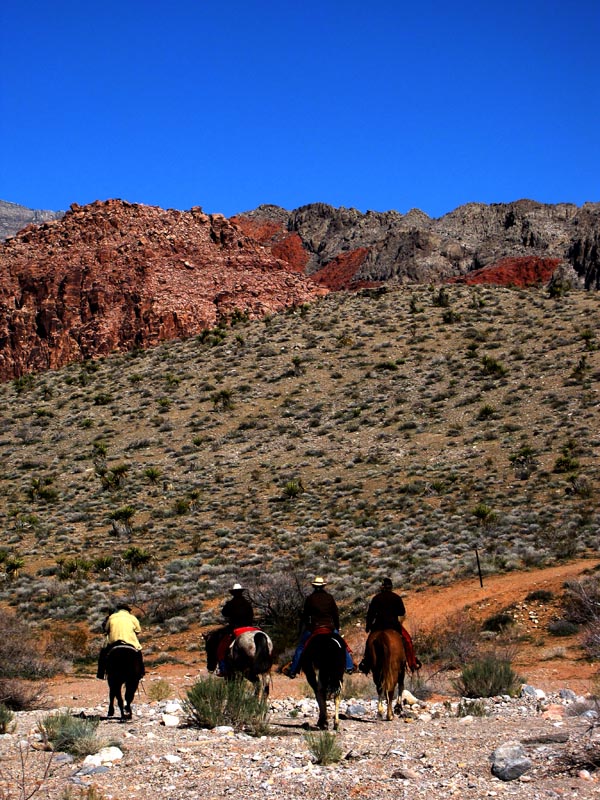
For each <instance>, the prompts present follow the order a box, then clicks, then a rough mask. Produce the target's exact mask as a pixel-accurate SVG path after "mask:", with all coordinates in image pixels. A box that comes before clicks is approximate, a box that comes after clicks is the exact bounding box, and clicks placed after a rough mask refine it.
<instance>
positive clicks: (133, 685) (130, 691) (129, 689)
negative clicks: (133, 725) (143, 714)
mask: <svg viewBox="0 0 600 800" xmlns="http://www.w3.org/2000/svg"><path fill="white" fill-rule="evenodd" d="M137 687H138V682H137V680H135V681H129V682H127V683H126V684H125V709H124V712H123V713H124V717H125V718H126V719H131V717H132V716H133V712H132V710H131V704H132V703H133V698H134V697H135V693H136V691H137Z"/></svg>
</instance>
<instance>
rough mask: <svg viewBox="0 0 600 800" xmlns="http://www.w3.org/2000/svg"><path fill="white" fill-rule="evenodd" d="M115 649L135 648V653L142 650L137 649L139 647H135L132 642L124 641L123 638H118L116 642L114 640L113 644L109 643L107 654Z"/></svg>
mask: <svg viewBox="0 0 600 800" xmlns="http://www.w3.org/2000/svg"><path fill="white" fill-rule="evenodd" d="M113 650H133V652H134V653H139V652H140V651H139V650H138V649H137V647H134V646H133V645H132V644H129V642H123V641H121V639H118V640H117V641H116V642H112V643H111V644H109V645H108V653H107V656H108V655H110V653H112V651H113Z"/></svg>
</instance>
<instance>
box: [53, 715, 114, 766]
mask: <svg viewBox="0 0 600 800" xmlns="http://www.w3.org/2000/svg"><path fill="white" fill-rule="evenodd" d="M99 722H100V721H99V720H97V719H82V718H81V717H72V716H71V714H69V712H68V711H59V712H58V713H56V714H50V715H49V716H47V717H44V719H43V720H41V722H40V723H39V728H40V732H41V734H42V736H43V737H44V740H45V741H46V742H49V743H50V744H51V745H52V749H53V750H56V751H60V752H62V753H71V755H74V756H88V755H92V754H93V753H97V752H98V750H101V749H102V747H104V746H105V744H106V743H105V742H104V741H103V740H101V739H99V738H98V736H97V735H96V729H97V728H98V724H99Z"/></svg>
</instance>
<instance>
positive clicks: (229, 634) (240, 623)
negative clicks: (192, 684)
mask: <svg viewBox="0 0 600 800" xmlns="http://www.w3.org/2000/svg"><path fill="white" fill-rule="evenodd" d="M229 593H230V594H231V595H232V597H231V599H229V600H228V601H227V602H226V603H225V605H224V606H223V608H222V609H221V614H222V615H223V617H224V618H225V619H226V620H227V624H226V625H224V626H223V627H222V628H221V629H220V633H221V636H222V638H221V640H220V641H219V644H218V645H217V662H218V666H217V669H216V671H215V674H216V675H218V676H221V677H223V676H224V675H225V672H226V666H225V656H226V654H227V649H228V647H229V645H230V644H231V643H232V642H233V640H234V639H235V634H234V631H235V630H236V629H237V628H246V627H251V626H253V625H254V609H253V608H252V603H251V602H250V601H249V600H248V599H247V598H246V597H244V588H243V587H242V585H241V584H239V583H234V585H233V587H232V588H231V589H230V590H229Z"/></svg>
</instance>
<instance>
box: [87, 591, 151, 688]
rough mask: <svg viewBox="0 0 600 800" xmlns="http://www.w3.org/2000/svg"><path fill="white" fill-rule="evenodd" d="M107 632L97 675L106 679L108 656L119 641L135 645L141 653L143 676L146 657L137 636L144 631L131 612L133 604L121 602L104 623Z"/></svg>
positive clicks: (99, 657)
mask: <svg viewBox="0 0 600 800" xmlns="http://www.w3.org/2000/svg"><path fill="white" fill-rule="evenodd" d="M102 627H103V629H104V632H105V633H106V644H105V645H104V647H103V648H102V650H101V651H100V654H99V656H98V672H97V673H96V677H97V678H100V679H101V680H103V679H104V675H105V672H106V658H107V656H108V654H109V652H110V650H111V649H112V647H114V645H116V644H117V643H123V644H128V645H130V646H131V647H134V648H135V649H136V650H137V651H138V654H139V659H140V667H141V674H142V676H143V675H144V673H145V669H144V659H143V656H142V646H141V644H140V642H139V640H138V638H137V635H138V633H141V632H142V628H141V626H140V623H139V620H138V618H137V617H136V616H134V615H133V614H132V613H131V606H130V605H128V604H127V603H119V604H118V605H117V610H116V611H115V612H114V613H113V614H111V615H110V616H109V617H108V618H107V619H106V620H105V621H104V624H103V626H102Z"/></svg>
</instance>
